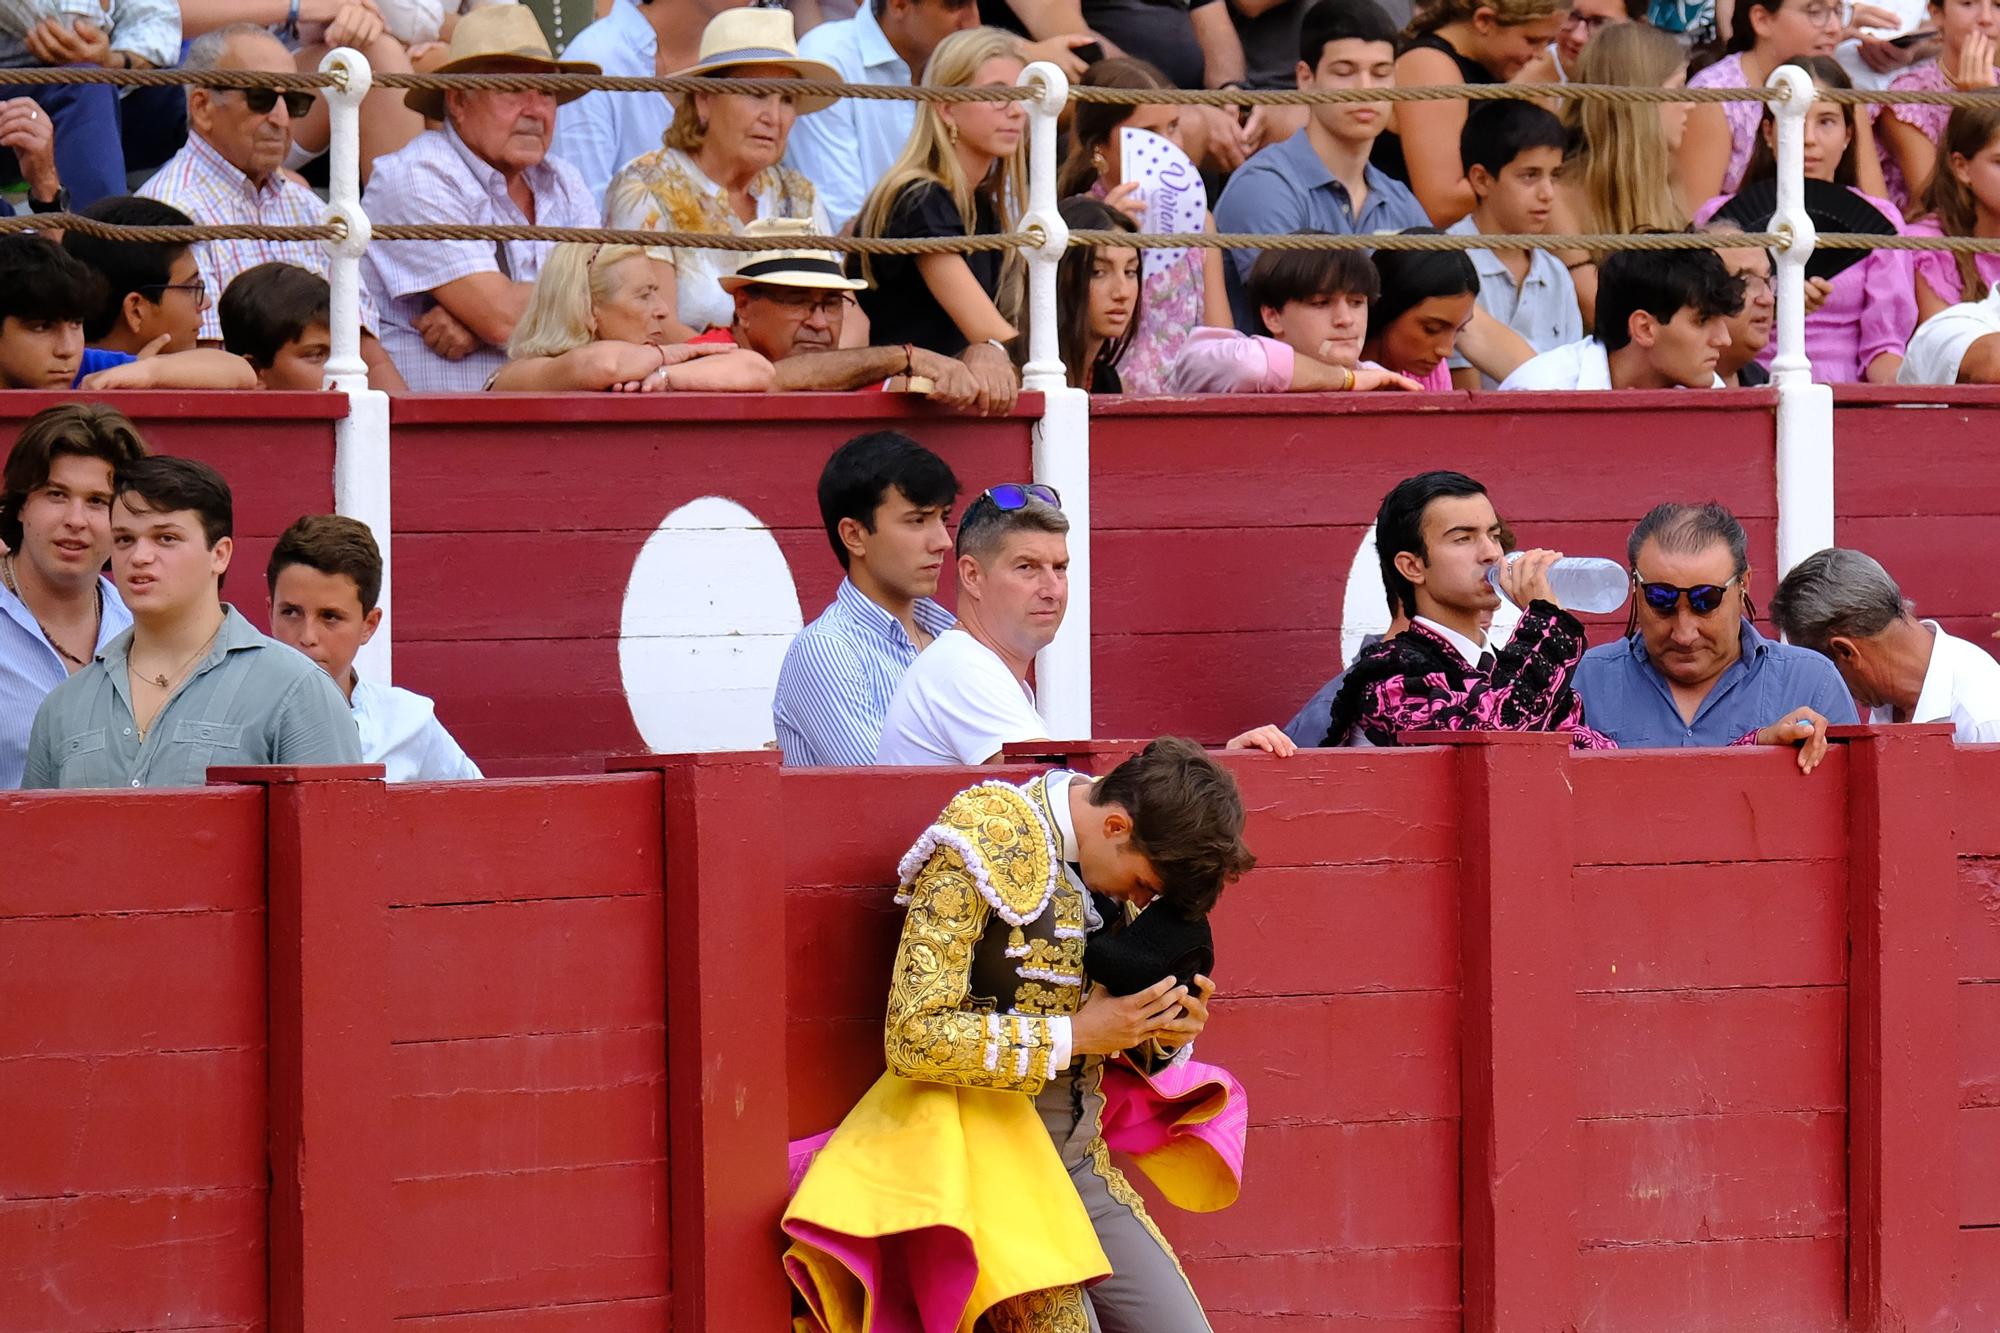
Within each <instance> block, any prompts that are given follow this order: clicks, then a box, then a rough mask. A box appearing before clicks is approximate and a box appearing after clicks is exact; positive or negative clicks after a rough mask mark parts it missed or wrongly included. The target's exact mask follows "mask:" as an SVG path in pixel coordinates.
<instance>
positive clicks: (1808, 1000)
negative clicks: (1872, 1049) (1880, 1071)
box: [1576, 987, 1847, 1116]
mask: <svg viewBox="0 0 2000 1333" xmlns="http://www.w3.org/2000/svg"><path fill="white" fill-rule="evenodd" d="M1846 1033H1847V996H1846V994H1845V992H1843V991H1842V990H1840V989H1839V988H1836V987H1804V988H1794V989H1785V990H1723V991H1680V992H1673V991H1665V992H1640V993H1636V994H1618V995H1586V996H1582V997H1580V998H1579V1000H1578V1003H1577V1039H1576V1040H1577V1095H1578V1110H1579V1114H1582V1115H1586V1116H1624V1115H1705V1114H1713V1113H1717V1112H1730V1111H1838V1110H1842V1109H1844V1108H1845V1107H1846V1105H1847V1064H1846Z"/></svg>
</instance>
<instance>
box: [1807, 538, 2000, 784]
mask: <svg viewBox="0 0 2000 1333" xmlns="http://www.w3.org/2000/svg"><path fill="white" fill-rule="evenodd" d="M1771 618H1772V619H1773V620H1775V621H1776V622H1777V624H1778V627H1779V628H1780V629H1782V630H1784V632H1785V637H1786V638H1788V639H1790V640H1791V641H1792V642H1793V643H1795V644H1798V645H1800V646H1802V647H1806V648H1812V649H1814V650H1816V651H1818V652H1821V653H1824V654H1826V655H1827V656H1828V657H1830V658H1832V659H1833V664H1834V666H1836V667H1838V668H1839V669H1840V676H1841V679H1842V680H1844V681H1846V682H1847V688H1848V689H1849V690H1852V691H1853V692H1854V697H1855V698H1856V699H1857V700H1859V701H1860V702H1861V704H1862V705H1863V706H1865V707H1867V708H1869V709H1871V710H1872V711H1871V712H1870V713H1869V715H1868V720H1869V721H1870V722H1876V723H1884V722H1950V723H1951V724H1952V725H1953V727H1954V728H1956V730H1957V739H1958V742H1959V744H1961V745H1971V744H1977V743H1981V742H1988V743H1992V742H2000V662H1995V661H1994V660H1993V659H1992V658H1991V657H1990V656H1988V655H1987V653H1986V650H1985V649H1983V648H1981V647H1979V645H1977V644H1974V643H1967V642H1966V641H1965V640H1964V639H1959V638H1954V637H1953V636H1951V635H1949V634H1947V633H1945V632H1944V631H1943V630H1942V629H1940V628H1938V624H1937V622H1936V621H1934V620H1921V621H1920V620H1918V619H1917V618H1916V617H1915V616H1913V615H1911V614H1910V611H1909V607H1908V605H1907V604H1906V603H1905V602H1904V601H1903V591H1902V589H1901V588H1898V587H1897V586H1896V581H1895V580H1894V579H1892V578H1890V577H1889V571H1887V570H1886V569H1883V568H1882V566H1881V565H1880V564H1878V563H1876V561H1875V560H1874V559H1873V558H1872V557H1870V556H1867V555H1864V554H1863V553H1862V552H1860V551H1850V550H1844V549H1842V548H1840V547H1829V548H1828V549H1826V550H1824V551H1819V552H1816V553H1814V554H1812V555H1809V556H1807V557H1806V558H1805V559H1804V560H1801V561H1800V562H1799V563H1798V564H1797V565H1795V566H1793V568H1792V571H1791V572H1790V573H1789V574H1786V575H1785V578H1784V581H1783V582H1782V583H1780V584H1779V585H1778V590H1777V592H1775V593H1774V594H1772V596H1771Z"/></svg>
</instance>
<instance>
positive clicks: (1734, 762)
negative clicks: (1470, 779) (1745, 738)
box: [1572, 745, 1847, 866]
mask: <svg viewBox="0 0 2000 1333" xmlns="http://www.w3.org/2000/svg"><path fill="white" fill-rule="evenodd" d="M1572 772H1573V774H1574V776H1575V782H1576V837H1577V852H1576V863H1577V864H1578V865H1580V866H1583V865H1689V864H1694V865H1707V864H1715V865H1726V864H1727V863H1730V862H1735V861H1825V860H1833V859H1838V858H1841V857H1844V856H1845V855H1846V854H1847V835H1846V825H1847V799H1846V797H1847V777H1846V755H1845V753H1844V752H1843V747H1841V746H1838V745H1836V746H1834V747H1833V748H1832V749H1831V750H1829V751H1828V752H1827V756H1826V759H1825V761H1824V762H1822V763H1821V764H1820V766H1819V767H1818V768H1817V769H1815V770H1814V771H1813V772H1812V773H1811V774H1810V775H1805V774H1801V773H1800V772H1799V769H1798V762H1797V756H1796V755H1794V754H1793V753H1792V752H1791V751H1790V750H1787V749H1781V748H1777V747H1772V746H1754V747H1745V748H1742V749H1735V750H1649V751H1646V752H1644V753H1643V754H1640V753H1636V752H1628V753H1602V754H1599V753H1592V754H1584V755H1579V756H1578V758H1577V761H1576V763H1575V765H1574V767H1573V769H1572ZM1689 792H1700V793H1701V799H1700V800H1699V801H1690V800H1689V799H1687V794H1688V793H1689ZM1641 812H1643V813H1641Z"/></svg>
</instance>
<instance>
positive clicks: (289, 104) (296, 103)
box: [229, 88, 313, 120]
mask: <svg viewBox="0 0 2000 1333" xmlns="http://www.w3.org/2000/svg"><path fill="white" fill-rule="evenodd" d="M229 91H230V92H233V93H241V94H242V96H243V105H244V106H247V107H249V108H250V114H251V115H253V116H268V115H270V114H271V108H272V107H274V106H276V105H277V104H278V99H279V98H280V97H282V98H284V99H285V114H286V115H288V116H290V117H291V118H292V119H293V120H304V119H305V118H306V117H307V116H309V115H311V114H312V109H313V94H312V91H311V90H310V89H302V90H300V91H298V92H289V93H281V92H279V91H278V90H277V89H276V88H231V89H230V90H229Z"/></svg>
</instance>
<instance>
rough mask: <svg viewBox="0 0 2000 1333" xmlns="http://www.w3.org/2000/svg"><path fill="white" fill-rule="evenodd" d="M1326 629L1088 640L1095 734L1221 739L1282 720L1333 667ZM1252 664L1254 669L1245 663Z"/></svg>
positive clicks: (1109, 635)
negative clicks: (1169, 733)
mask: <svg viewBox="0 0 2000 1333" xmlns="http://www.w3.org/2000/svg"><path fill="white" fill-rule="evenodd" d="M1339 643H1340V638H1339V635H1337V634H1335V633H1333V632H1332V630H1331V629H1330V628H1323V627H1314V628H1312V629H1280V630H1269V631H1266V632H1264V633H1261V634H1256V635H1245V634H1179V635H1174V634H1167V635H1162V634H1118V633H1113V632H1110V631H1106V630H1100V631H1099V632H1097V633H1095V634H1093V635H1092V636H1091V640H1090V669H1091V681H1092V684H1091V716H1092V720H1093V725H1094V728H1095V730H1096V731H1097V733H1098V734H1099V735H1103V736H1156V735H1160V734H1162V733H1163V732H1172V733H1176V734H1180V735H1185V736H1192V737H1194V738H1195V739H1196V740H1200V741H1205V742H1208V743H1210V744H1220V743H1221V742H1222V741H1225V740H1227V739H1229V738H1230V737H1231V736H1234V735H1236V734H1237V733H1238V732H1241V731H1243V730H1245V729H1247V728H1249V727H1255V726H1261V725H1263V724H1265V723H1272V724H1274V725H1278V726H1282V725H1284V724H1285V723H1286V722H1289V721H1291V719H1292V715H1293V714H1294V713H1296V712H1298V711H1299V709H1300V708H1301V707H1302V706H1304V704H1305V702H1306V700H1308V699H1310V698H1311V697H1312V696H1313V693H1314V691H1316V690H1318V689H1319V687H1320V686H1322V685H1324V684H1325V683H1326V682H1327V681H1329V680H1331V679H1332V678H1333V675H1334V673H1335V672H1337V671H1338V670H1339V669H1340V667H1339V653H1338V649H1339ZM1246 662H1255V663H1256V668H1257V669H1256V670H1254V671H1246V670H1245V669H1244V664H1245V663H1246Z"/></svg>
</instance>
